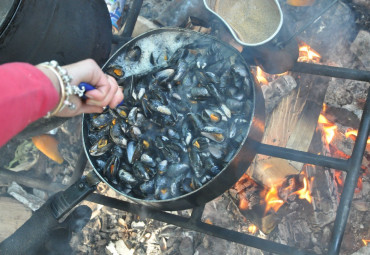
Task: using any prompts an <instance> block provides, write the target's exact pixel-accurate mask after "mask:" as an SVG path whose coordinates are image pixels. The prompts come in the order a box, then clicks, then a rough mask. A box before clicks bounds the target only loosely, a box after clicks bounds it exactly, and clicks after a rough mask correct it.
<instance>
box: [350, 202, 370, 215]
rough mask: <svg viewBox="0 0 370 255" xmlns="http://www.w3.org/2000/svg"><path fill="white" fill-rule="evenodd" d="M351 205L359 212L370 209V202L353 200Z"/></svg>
mask: <svg viewBox="0 0 370 255" xmlns="http://www.w3.org/2000/svg"><path fill="white" fill-rule="evenodd" d="M353 206H354V207H355V208H356V209H357V210H359V211H361V212H366V211H368V210H369V209H370V203H366V202H365V201H359V200H356V201H353Z"/></svg>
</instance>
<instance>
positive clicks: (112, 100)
mask: <svg viewBox="0 0 370 255" xmlns="http://www.w3.org/2000/svg"><path fill="white" fill-rule="evenodd" d="M64 68H65V69H66V70H67V72H68V74H69V76H70V77H71V78H72V82H71V84H73V85H78V84H79V83H81V82H86V83H89V84H91V85H92V86H94V87H95V88H96V89H94V90H91V91H88V92H86V93H85V95H86V97H87V98H88V99H87V100H86V102H82V101H81V100H79V103H77V104H76V106H77V107H76V108H77V109H76V110H75V111H73V112H72V111H64V112H63V113H62V115H67V116H75V115H77V114H79V113H93V112H101V111H102V108H103V107H105V106H108V105H109V107H111V108H115V107H116V106H117V105H118V104H119V103H120V102H122V100H123V93H122V89H121V88H119V86H118V84H117V82H116V80H115V79H114V78H113V77H111V76H109V75H106V74H104V72H103V71H102V70H101V69H100V67H99V66H98V65H97V64H96V62H95V61H94V60H91V59H87V60H83V61H80V62H76V63H74V64H71V65H67V66H64ZM58 115H59V114H58Z"/></svg>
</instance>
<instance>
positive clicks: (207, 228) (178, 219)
mask: <svg viewBox="0 0 370 255" xmlns="http://www.w3.org/2000/svg"><path fill="white" fill-rule="evenodd" d="M86 200H88V201H90V202H94V203H98V204H101V205H105V206H109V207H112V208H116V209H118V210H123V211H126V212H129V213H133V214H136V215H139V216H140V217H143V218H145V217H149V218H151V219H154V220H158V221H163V222H166V223H169V224H173V225H176V226H179V227H182V228H186V229H190V230H194V231H197V232H200V233H204V234H207V235H211V236H215V237H218V238H222V239H224V240H227V241H230V242H235V243H240V244H243V245H246V246H250V247H254V248H257V249H261V250H264V251H267V252H272V253H275V254H284V255H287V254H292V255H303V254H307V255H308V254H314V253H311V252H307V251H303V250H300V249H297V248H295V247H290V246H287V245H283V244H279V243H275V242H273V241H269V240H265V239H262V238H258V237H255V236H251V235H246V234H243V233H240V232H237V231H233V230H229V229H225V228H222V227H219V226H215V225H210V224H207V223H204V222H201V221H196V222H192V220H191V218H185V217H182V216H178V215H174V214H171V213H167V212H163V211H159V210H156V209H153V208H151V207H147V206H142V205H137V204H133V203H129V202H126V201H122V200H119V199H115V198H111V197H106V196H103V195H99V194H91V195H89V196H88V197H87V198H86Z"/></svg>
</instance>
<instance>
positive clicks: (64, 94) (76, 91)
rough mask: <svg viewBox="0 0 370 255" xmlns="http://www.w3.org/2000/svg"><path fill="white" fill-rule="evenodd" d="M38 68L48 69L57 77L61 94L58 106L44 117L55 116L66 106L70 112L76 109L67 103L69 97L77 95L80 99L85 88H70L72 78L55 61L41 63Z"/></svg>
mask: <svg viewBox="0 0 370 255" xmlns="http://www.w3.org/2000/svg"><path fill="white" fill-rule="evenodd" d="M40 66H43V67H46V68H48V69H49V70H51V71H52V72H53V73H54V74H55V75H56V76H57V78H58V81H59V86H60V93H61V97H60V100H59V104H58V106H57V107H56V108H55V110H54V111H52V112H48V113H47V115H46V116H45V117H46V118H49V117H51V116H54V115H55V114H57V113H58V112H60V111H61V110H63V108H64V107H65V106H68V107H69V108H70V109H71V110H74V109H76V105H75V104H74V103H71V102H70V101H69V96H71V95H78V96H79V97H82V96H83V93H84V92H85V88H82V89H80V88H79V87H77V86H72V85H71V81H72V78H71V77H70V76H69V75H68V73H67V70H65V69H64V68H62V67H61V66H60V65H59V64H58V62H57V61H55V60H52V61H50V62H45V63H42V64H40Z"/></svg>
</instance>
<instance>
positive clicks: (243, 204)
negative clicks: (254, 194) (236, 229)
mask: <svg viewBox="0 0 370 255" xmlns="http://www.w3.org/2000/svg"><path fill="white" fill-rule="evenodd" d="M239 208H240V210H247V209H248V208H249V202H248V200H247V199H245V198H244V197H242V198H240V200H239Z"/></svg>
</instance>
